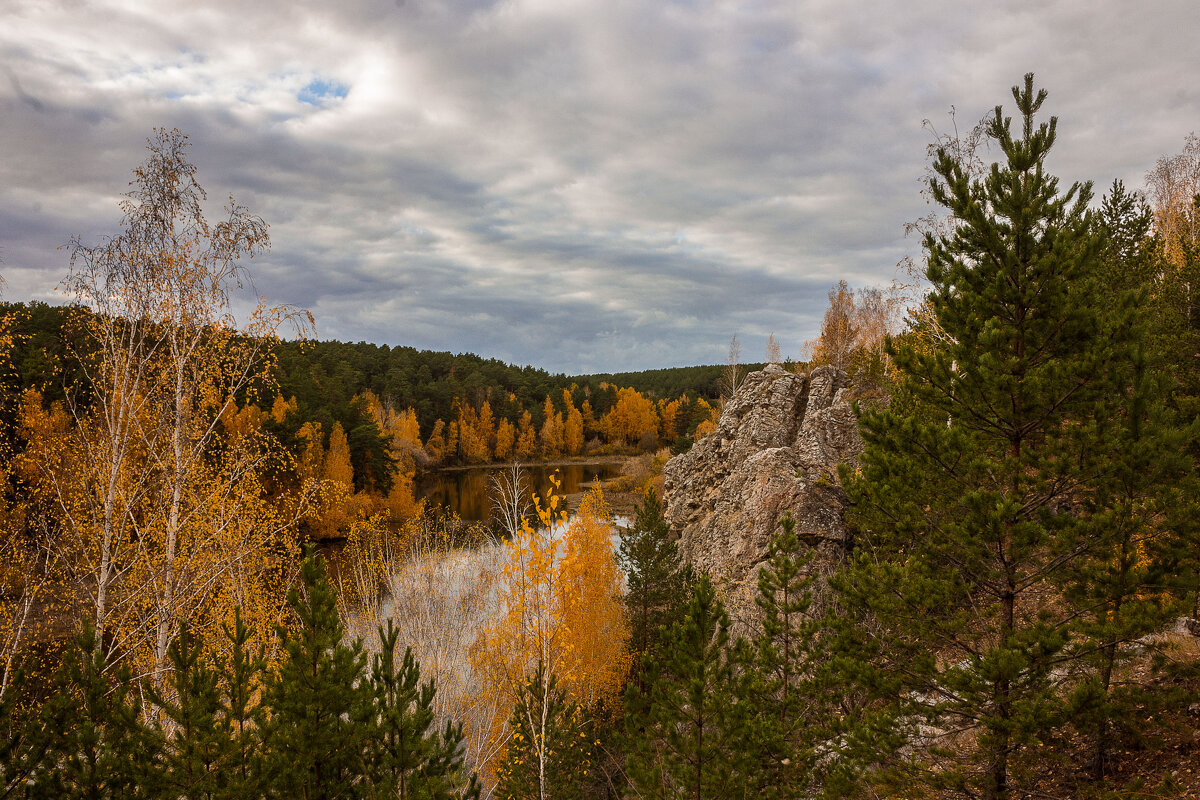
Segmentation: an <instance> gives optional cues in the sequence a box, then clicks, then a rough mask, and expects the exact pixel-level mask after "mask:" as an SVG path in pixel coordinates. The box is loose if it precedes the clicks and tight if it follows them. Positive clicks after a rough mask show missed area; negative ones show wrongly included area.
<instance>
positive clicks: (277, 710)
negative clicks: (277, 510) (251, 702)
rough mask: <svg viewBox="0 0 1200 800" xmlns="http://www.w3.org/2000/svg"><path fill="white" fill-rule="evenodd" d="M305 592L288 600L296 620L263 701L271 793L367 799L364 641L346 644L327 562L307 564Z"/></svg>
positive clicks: (368, 707) (369, 709)
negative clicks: (326, 565)
mask: <svg viewBox="0 0 1200 800" xmlns="http://www.w3.org/2000/svg"><path fill="white" fill-rule="evenodd" d="M302 575H303V578H304V591H303V593H301V592H299V591H297V590H295V589H293V590H292V591H291V592H290V593H289V594H288V603H289V605H290V606H291V608H292V610H293V612H294V613H295V615H296V625H295V628H294V629H291V628H289V627H287V626H285V625H281V626H279V628H278V636H279V642H280V647H281V650H282V658H281V661H280V664H279V666H278V668H277V669H276V670H275V671H274V672H271V673H269V674H268V676H267V679H266V681H265V685H264V686H263V696H262V705H260V707H259V726H260V728H261V729H262V732H263V744H264V761H265V764H264V777H265V782H264V783H265V786H266V787H267V789H268V795H267V796H269V797H280V798H303V800H332V799H333V798H342V799H343V800H344V799H345V798H355V797H363V796H364V795H365V794H366V793H367V790H368V783H367V782H366V781H364V780H363V777H364V776H365V775H366V773H367V764H366V754H367V752H368V748H369V747H370V743H371V739H372V737H373V736H374V734H375V725H374V707H373V704H372V696H371V687H370V685H369V683H368V682H367V680H366V655H365V654H364V653H363V649H362V643H361V642H358V641H356V642H354V643H352V644H345V643H343V642H342V636H343V627H342V623H341V621H340V620H339V619H338V613H337V602H336V600H335V598H334V594H333V589H332V588H331V587H330V585H329V580H328V579H327V578H326V576H325V567H324V564H323V562H322V560H320V559H318V558H316V557H315V556H313V555H312V554H311V553H310V554H309V556H308V557H307V558H305V560H304V563H303V565H302Z"/></svg>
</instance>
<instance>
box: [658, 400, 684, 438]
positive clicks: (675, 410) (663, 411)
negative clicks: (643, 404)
mask: <svg viewBox="0 0 1200 800" xmlns="http://www.w3.org/2000/svg"><path fill="white" fill-rule="evenodd" d="M679 406H680V403H679V400H678V399H676V400H672V401H670V402H667V401H666V400H660V401H659V402H658V420H659V429H658V432H659V437H660V438H661V439H662V440H663V441H664V442H667V443H670V442H673V441H675V440H676V439H678V438H679V429H678V427H677V422H676V420H678V418H679Z"/></svg>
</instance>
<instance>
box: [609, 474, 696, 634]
mask: <svg viewBox="0 0 1200 800" xmlns="http://www.w3.org/2000/svg"><path fill="white" fill-rule="evenodd" d="M634 513H635V516H634V521H633V525H631V526H630V527H628V528H625V529H623V530H622V531H621V541H620V544H619V545H618V548H617V560H618V562H619V563H620V565H621V569H622V571H623V572H624V573H625V579H626V584H627V588H626V592H625V605H626V607H627V608H628V609H629V623H630V631H629V647H630V650H631V651H632V652H633V653H634V654H635V655H636V656H638V657H640V656H641V655H642V654H645V653H649V652H652V651H653V650H654V649H655V646H656V642H657V641H658V639H659V631H660V629H662V628H663V627H664V626H667V625H669V624H670V623H672V622H675V621H677V620H678V618H679V614H680V612H681V611H682V609H683V607H684V605H685V603H686V594H687V590H688V582H689V581H688V575H687V572H686V570H685V569H683V568H682V567H681V566H680V563H679V555H678V551H677V548H676V546H675V542H673V541H672V540H671V529H670V526H668V525H667V521H666V519H665V518H664V516H663V508H662V503H661V502H659V499H658V494H657V493H656V492H655V491H654V489H650V490H649V491H647V492H646V496H645V498H644V499H643V500H642V502H641V504H640V505H638V506H637V507H636V510H635V512H634Z"/></svg>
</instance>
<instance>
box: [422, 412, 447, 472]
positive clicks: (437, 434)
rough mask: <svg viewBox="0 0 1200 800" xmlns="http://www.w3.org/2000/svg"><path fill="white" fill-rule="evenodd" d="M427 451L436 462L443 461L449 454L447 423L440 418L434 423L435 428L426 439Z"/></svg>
mask: <svg viewBox="0 0 1200 800" xmlns="http://www.w3.org/2000/svg"><path fill="white" fill-rule="evenodd" d="M425 452H426V453H427V454H428V456H429V460H430V461H432V462H433V463H434V464H440V463H442V461H444V460H445V459H446V456H447V455H449V453H448V452H447V448H446V423H445V422H443V421H442V420H440V419H439V420H437V421H436V422H434V423H433V430H432V431H430V432H429V438H428V439H426V440H425Z"/></svg>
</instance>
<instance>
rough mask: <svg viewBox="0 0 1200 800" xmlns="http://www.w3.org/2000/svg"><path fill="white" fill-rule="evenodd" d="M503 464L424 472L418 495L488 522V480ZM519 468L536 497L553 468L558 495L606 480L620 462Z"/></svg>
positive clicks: (543, 491)
mask: <svg viewBox="0 0 1200 800" xmlns="http://www.w3.org/2000/svg"><path fill="white" fill-rule="evenodd" d="M506 466H507V465H504V464H495V465H490V466H486V467H472V468H470V469H455V470H441V471H438V472H429V473H426V474H425V475H422V476H421V477H420V479H418V481H417V484H416V487H415V491H416V496H417V499H418V500H424V501H425V504H426V505H427V506H429V507H434V506H441V507H443V508H446V509H447V510H449V511H453V512H454V513H455V514H457V515H458V516H459V518H460V519H463V520H467V521H469V522H489V521H491V516H492V500H491V496H490V494H489V489H490V483H489V481H490V479H491V476H492V475H494V474H495V473H496V471H497V470H501V469H504V468H505V467H506ZM522 469H523V470H524V471H525V474H526V475H527V476H528V480H529V485H530V486H531V487H533V490H534V492H535V493H536V494H537V496H538V497H545V496H546V493H547V492H548V491H549V489H550V476H551V475H553V474H554V473H555V472H557V473H558V477H559V479H560V480H561V481H562V486H561V487H560V488H559V490H558V494H560V495H565V494H574V493H576V492H586V491H588V490H589V489H590V488H591V485H590V484H591V482H592V481H595V480H597V479H600V480H608V479H610V478H616V477H617V476H619V475H620V474H621V465H620V464H619V463H616V464H611V463H594V464H586V463H583V464H564V465H562V466H557V467H555V466H546V465H543V464H534V465H531V466H523V467H522Z"/></svg>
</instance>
